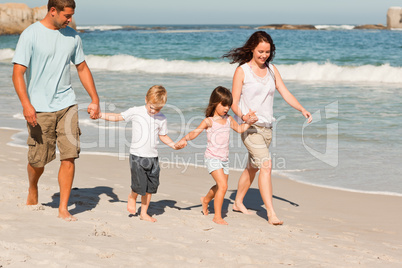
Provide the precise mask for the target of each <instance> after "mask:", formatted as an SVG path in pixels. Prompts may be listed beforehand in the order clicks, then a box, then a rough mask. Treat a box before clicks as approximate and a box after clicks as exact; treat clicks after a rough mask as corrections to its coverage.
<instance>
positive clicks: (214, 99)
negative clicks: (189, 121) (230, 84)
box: [205, 86, 233, 117]
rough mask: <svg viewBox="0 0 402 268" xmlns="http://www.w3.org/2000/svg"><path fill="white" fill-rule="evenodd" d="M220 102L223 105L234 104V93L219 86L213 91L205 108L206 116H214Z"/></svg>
mask: <svg viewBox="0 0 402 268" xmlns="http://www.w3.org/2000/svg"><path fill="white" fill-rule="evenodd" d="M219 103H222V105H223V106H229V107H230V106H232V103H233V98H232V93H231V92H230V90H229V89H227V88H225V87H222V86H219V87H217V88H215V89H214V91H212V93H211V97H210V98H209V104H208V107H207V109H205V116H206V117H211V116H213V115H214V113H215V109H216V106H218V104H219Z"/></svg>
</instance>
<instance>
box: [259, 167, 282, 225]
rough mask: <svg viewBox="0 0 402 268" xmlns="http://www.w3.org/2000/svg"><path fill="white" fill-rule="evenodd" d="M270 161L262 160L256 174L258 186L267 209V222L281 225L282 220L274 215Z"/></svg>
mask: <svg viewBox="0 0 402 268" xmlns="http://www.w3.org/2000/svg"><path fill="white" fill-rule="evenodd" d="M271 170H272V161H271V160H269V161H265V162H263V164H262V166H261V169H260V175H259V176H258V188H259V189H260V193H261V197H262V201H263V202H264V204H265V208H266V209H267V216H268V222H269V223H270V224H272V225H282V224H283V221H280V220H279V219H278V217H277V216H276V213H275V210H274V205H273V202H272V193H273V191H272V180H271Z"/></svg>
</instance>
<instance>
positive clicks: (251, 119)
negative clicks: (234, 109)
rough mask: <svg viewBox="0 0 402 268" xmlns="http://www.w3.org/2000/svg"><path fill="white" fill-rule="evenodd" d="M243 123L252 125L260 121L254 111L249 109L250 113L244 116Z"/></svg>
mask: <svg viewBox="0 0 402 268" xmlns="http://www.w3.org/2000/svg"><path fill="white" fill-rule="evenodd" d="M243 121H245V122H246V124H249V125H252V124H254V123H255V122H257V121H258V117H257V116H256V115H255V111H252V110H251V109H249V112H248V113H247V114H246V115H244V116H243Z"/></svg>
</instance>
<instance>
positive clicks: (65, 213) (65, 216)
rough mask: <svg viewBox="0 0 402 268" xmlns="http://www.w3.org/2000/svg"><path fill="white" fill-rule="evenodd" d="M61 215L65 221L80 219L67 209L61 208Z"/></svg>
mask: <svg viewBox="0 0 402 268" xmlns="http://www.w3.org/2000/svg"><path fill="white" fill-rule="evenodd" d="M57 217H59V218H60V219H63V220H65V221H77V220H78V219H77V218H76V217H74V216H73V215H71V214H70V212H68V211H67V210H59V216H57Z"/></svg>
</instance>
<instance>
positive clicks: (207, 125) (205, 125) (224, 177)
mask: <svg viewBox="0 0 402 268" xmlns="http://www.w3.org/2000/svg"><path fill="white" fill-rule="evenodd" d="M232 103H233V99H232V94H231V93H230V91H229V90H228V89H227V88H224V87H221V86H219V87H217V88H215V89H214V91H213V92H212V94H211V97H210V99H209V104H208V107H207V109H206V111H205V116H206V118H205V119H204V120H203V121H202V122H201V124H200V125H199V126H198V127H197V128H196V129H195V130H193V131H191V132H190V133H188V134H187V135H186V136H185V137H184V138H182V139H181V140H180V141H179V143H178V144H177V145H176V147H178V148H182V147H184V146H186V145H187V141H189V140H193V139H195V138H196V137H197V136H198V135H200V133H201V132H202V131H203V130H204V129H206V131H207V139H208V145H207V149H206V151H205V164H206V166H207V168H208V172H209V173H210V174H211V175H212V178H213V179H214V180H215V182H216V184H215V185H214V186H212V187H211V189H210V190H209V191H208V193H207V194H206V196H204V197H201V203H202V212H203V213H204V215H208V204H209V202H210V201H211V200H212V199H214V198H215V199H214V209H215V216H214V218H213V221H214V222H215V223H217V224H225V225H227V224H228V223H227V222H226V221H225V220H224V219H222V204H223V199H224V197H225V194H226V190H227V188H228V176H229V161H228V156H229V134H230V133H229V132H230V128H232V129H233V130H235V131H237V132H239V133H243V132H244V131H246V130H247V129H248V128H249V127H250V125H251V124H253V123H254V122H255V121H256V120H257V118H256V117H255V115H254V112H252V111H251V110H250V112H249V113H248V114H247V118H248V119H247V121H246V122H245V123H244V124H241V125H239V124H238V123H237V122H236V121H235V120H233V118H232V117H231V116H230V115H228V114H227V113H228V111H229V110H230V106H231V105H232Z"/></svg>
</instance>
